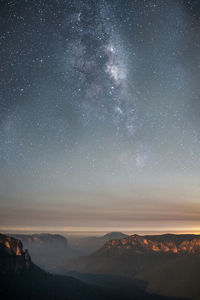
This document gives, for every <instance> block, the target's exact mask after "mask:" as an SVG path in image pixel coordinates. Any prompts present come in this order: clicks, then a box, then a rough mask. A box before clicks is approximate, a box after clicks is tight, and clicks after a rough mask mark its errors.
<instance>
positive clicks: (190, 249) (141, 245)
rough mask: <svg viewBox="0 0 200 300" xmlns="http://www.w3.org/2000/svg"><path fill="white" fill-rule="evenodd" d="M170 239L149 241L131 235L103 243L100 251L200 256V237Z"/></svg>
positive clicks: (173, 237)
mask: <svg viewBox="0 0 200 300" xmlns="http://www.w3.org/2000/svg"><path fill="white" fill-rule="evenodd" d="M171 236H172V237H171V239H169V238H168V239H166V240H164V239H162V238H161V239H160V240H159V239H157V240H155V239H151V237H143V236H139V235H136V234H135V235H131V236H128V237H126V238H123V239H121V240H116V239H115V240H110V241H108V242H106V243H105V245H104V247H103V248H102V249H101V251H109V250H111V249H113V250H116V249H117V250H133V251H135V252H136V253H143V252H152V253H153V252H165V253H166V252H168V253H170V252H171V253H185V254H200V236H195V235H194V236H193V239H186V240H182V241H179V239H178V238H177V239H176V236H175V235H171Z"/></svg>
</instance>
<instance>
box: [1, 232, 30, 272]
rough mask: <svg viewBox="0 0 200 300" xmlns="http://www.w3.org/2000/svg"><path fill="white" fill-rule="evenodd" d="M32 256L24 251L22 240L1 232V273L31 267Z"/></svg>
mask: <svg viewBox="0 0 200 300" xmlns="http://www.w3.org/2000/svg"><path fill="white" fill-rule="evenodd" d="M30 264H31V258H30V255H29V253H28V251H27V250H25V251H24V249H23V245H22V242H21V241H20V240H19V239H15V238H12V237H9V236H6V235H4V234H0V273H3V274H8V273H15V272H20V271H22V270H24V269H27V268H29V267H30Z"/></svg>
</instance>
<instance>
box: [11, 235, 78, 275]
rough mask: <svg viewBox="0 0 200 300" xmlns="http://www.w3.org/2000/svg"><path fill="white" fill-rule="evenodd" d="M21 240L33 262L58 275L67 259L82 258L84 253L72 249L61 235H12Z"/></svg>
mask: <svg viewBox="0 0 200 300" xmlns="http://www.w3.org/2000/svg"><path fill="white" fill-rule="evenodd" d="M11 236H13V237H15V238H17V239H20V240H21V241H22V243H23V246H24V248H26V249H28V251H29V253H30V255H31V257H32V260H33V262H34V263H35V264H37V265H38V266H39V267H41V268H43V269H45V270H46V271H51V272H54V273H56V272H57V270H58V269H59V267H60V265H62V264H63V262H65V261H66V260H67V259H69V258H74V257H77V256H80V255H81V254H82V253H81V252H80V251H78V250H75V249H72V248H70V246H69V245H68V241H67V239H66V238H65V237H63V236H62V235H59V234H48V233H41V234H32V235H27V234H11Z"/></svg>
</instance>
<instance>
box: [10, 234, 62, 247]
mask: <svg viewBox="0 0 200 300" xmlns="http://www.w3.org/2000/svg"><path fill="white" fill-rule="evenodd" d="M14 237H16V238H19V239H20V240H22V241H23V244H24V245H26V246H28V245H29V246H34V245H37V246H38V247H43V246H46V245H52V244H56V245H57V247H61V246H63V247H68V242H67V239H66V238H65V237H63V236H62V235H59V234H47V233H41V234H33V235H26V234H21V235H14Z"/></svg>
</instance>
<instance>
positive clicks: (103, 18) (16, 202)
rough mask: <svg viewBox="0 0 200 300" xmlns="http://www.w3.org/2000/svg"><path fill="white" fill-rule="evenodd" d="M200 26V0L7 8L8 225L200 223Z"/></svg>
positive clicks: (1, 167) (2, 113) (1, 52)
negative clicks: (199, 220)
mask: <svg viewBox="0 0 200 300" xmlns="http://www.w3.org/2000/svg"><path fill="white" fill-rule="evenodd" d="M199 20H200V4H199V1H195V0H193V1H192V0H190V1H181V0H180V1H179V0H175V1H171V0H165V1H164V0H148V1H145V0H132V1H131V0H123V1H122V0H119V1H116V0H115V1H114V0H107V1H106V0H99V1H92V0H86V1H83V0H68V1H67V0H66V1H64V0H63V1H61V0H56V1H53V0H50V1H39V0H35V1H29V0H26V1H25V0H22V1H1V4H0V78H1V80H0V105H1V109H0V144H1V147H0V190H1V199H2V200H1V206H0V208H1V212H2V213H1V215H0V219H1V223H0V225H1V227H2V228H10V227H11V228H24V227H30V228H34V226H35V227H36V226H39V227H40V228H47V229H48V228H54V229H56V228H59V229H62V228H67V229H68V228H76V227H77V228H79V229H80V228H100V227H102V226H105V227H106V228H112V229H113V228H118V229H120V228H122V229H123V228H129V229H131V230H132V228H133V227H134V228H139V229H141V228H148V227H149V226H150V228H156V227H157V226H158V225H157V224H158V223H156V221H155V220H156V219H157V220H158V222H161V221H162V222H161V223H162V226H164V227H165V228H178V229H179V228H186V227H187V226H189V227H190V228H195V230H197V229H198V228H199V227H198V226H199V222H198V221H197V220H198V219H200V218H199V211H200V207H199V206H198V205H199V197H200V190H199V178H200V177H199V176H200V156H199V152H200V132H199V128H200V127H199V126H200V118H199V113H200V100H199V99H200V98H199V97H200V88H199V77H200V63H199V48H200V39H199V34H200V31H199V28H200V21H199ZM113 207H115V209H113ZM163 211H165V213H163ZM174 211H176V214H174V213H173V212H174ZM180 214H181V216H182V217H180ZM160 215H162V216H163V217H162V220H161V218H160V217H159V216H160ZM26 216H27V217H26ZM93 216H94V217H93ZM138 216H139V217H138ZM159 220H160V221H159ZM102 223H103V224H104V225H102ZM9 226H10V227H9ZM159 226H160V223H159Z"/></svg>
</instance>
